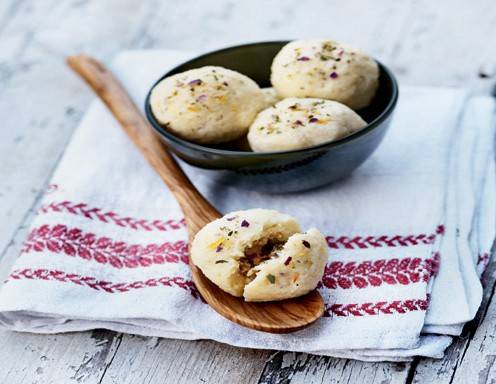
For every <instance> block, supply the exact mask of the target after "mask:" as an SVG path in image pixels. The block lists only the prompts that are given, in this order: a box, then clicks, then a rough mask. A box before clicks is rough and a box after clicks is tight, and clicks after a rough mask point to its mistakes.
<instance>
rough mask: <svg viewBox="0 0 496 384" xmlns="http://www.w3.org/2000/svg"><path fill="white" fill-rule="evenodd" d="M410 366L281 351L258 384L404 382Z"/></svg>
mask: <svg viewBox="0 0 496 384" xmlns="http://www.w3.org/2000/svg"><path fill="white" fill-rule="evenodd" d="M409 367H410V364H409V363H365V362H361V361H356V360H346V359H336V358H330V357H325V356H313V355H308V354H306V353H288V352H278V353H277V354H275V355H274V356H273V357H272V358H271V359H270V360H269V361H268V362H267V364H266V366H265V369H264V372H263V373H262V376H261V377H260V379H259V382H258V383H259V384H283V383H284V384H288V383H291V384H300V383H301V384H313V383H333V384H334V383H367V384H368V383H370V384H373V383H381V384H386V383H404V382H405V381H406V379H407V377H408V373H409Z"/></svg>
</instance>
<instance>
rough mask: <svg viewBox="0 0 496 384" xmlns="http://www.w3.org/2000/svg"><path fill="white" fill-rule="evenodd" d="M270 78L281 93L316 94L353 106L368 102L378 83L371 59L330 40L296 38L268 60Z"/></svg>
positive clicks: (287, 94) (377, 75)
mask: <svg viewBox="0 0 496 384" xmlns="http://www.w3.org/2000/svg"><path fill="white" fill-rule="evenodd" d="M271 70H272V73H271V82H272V85H273V87H274V88H275V90H276V91H277V93H278V94H279V95H280V96H281V97H316V98H321V99H329V100H335V101H339V102H340V103H343V104H346V105H347V106H348V107H350V108H353V109H360V108H364V107H366V106H367V105H369V104H370V102H371V100H372V98H373V97H374V95H375V93H376V91H377V87H378V85H379V67H378V65H377V63H376V62H375V60H374V59H373V58H371V57H370V56H368V55H367V54H365V53H363V52H361V51H360V50H358V49H355V48H352V47H349V46H347V45H344V44H340V43H337V42H335V41H332V40H320V39H318V40H297V41H293V42H291V43H289V44H287V45H285V46H284V47H283V48H282V49H281V50H280V51H279V53H278V54H277V55H276V57H275V58H274V61H273V62H272V68H271Z"/></svg>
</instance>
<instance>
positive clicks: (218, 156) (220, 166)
mask: <svg viewBox="0 0 496 384" xmlns="http://www.w3.org/2000/svg"><path fill="white" fill-rule="evenodd" d="M286 43H287V42H286V41H277V42H265V43H254V44H247V45H239V46H235V47H230V48H225V49H221V50H218V51H214V52H211V53H207V54H205V55H202V56H199V57H197V58H194V59H192V60H189V61H187V62H186V63H183V64H181V65H179V66H177V67H175V68H173V69H172V70H170V71H168V72H167V73H165V74H164V75H163V76H162V77H161V78H160V79H158V80H157V82H156V83H155V84H157V83H158V82H159V81H161V80H162V79H163V78H165V77H168V76H171V75H174V74H176V73H180V72H184V71H187V70H189V69H193V68H199V67H203V66H206V65H217V66H221V67H225V68H229V69H232V70H235V71H238V72H241V73H243V74H245V75H246V76H248V77H250V78H252V79H253V80H255V81H256V82H257V83H258V84H259V85H260V86H261V87H270V86H271V85H270V66H271V64H272V59H273V58H274V56H275V55H276V54H277V52H278V51H279V50H280V49H281V48H282V47H283V46H284V45H285V44H286ZM378 64H379V68H380V82H379V89H378V91H377V94H376V96H375V97H374V99H373V101H372V103H371V104H370V105H369V106H368V107H367V108H364V109H362V110H359V111H357V112H358V113H359V114H360V116H362V118H363V119H364V120H365V121H366V122H367V123H368V125H367V126H366V127H365V128H364V129H362V130H361V131H359V132H357V133H355V134H353V135H350V136H348V137H345V138H343V139H341V140H338V141H334V142H329V143H323V144H320V145H317V146H314V147H311V148H305V149H300V150H295V151H283V152H268V153H267V152H266V153H256V152H250V151H249V150H248V149H246V148H247V146H246V145H245V143H243V142H240V141H238V142H235V143H227V144H223V145H221V146H204V145H199V144H194V143H191V142H188V141H186V140H183V139H181V138H179V137H177V136H175V135H174V134H172V133H170V132H168V131H167V130H166V129H165V128H164V127H162V126H161V125H160V124H159V122H158V121H157V120H156V119H155V118H154V116H153V113H152V111H151V108H150V102H149V98H150V92H151V89H150V92H149V93H148V95H147V97H146V102H145V112H146V116H147V118H148V120H149V122H150V123H151V125H152V126H153V128H154V129H155V130H156V131H157V133H158V134H159V136H160V138H161V139H162V141H163V142H164V143H165V144H166V145H167V147H168V148H169V150H171V151H172V152H173V153H174V154H176V155H177V156H179V157H180V158H181V159H183V160H184V161H186V162H187V163H189V164H191V165H194V166H196V167H200V168H202V169H206V170H211V171H210V172H209V173H210V175H209V176H210V177H214V178H216V179H218V181H220V182H222V183H225V184H230V185H237V186H241V187H246V188H250V189H256V190H262V191H267V192H273V193H281V192H294V191H301V190H305V189H310V188H315V187H318V186H321V185H324V184H327V183H330V182H332V181H334V180H337V179H340V178H342V177H345V176H347V175H349V174H350V173H351V172H352V171H353V170H354V169H355V168H357V167H358V166H359V165H360V164H362V163H363V162H364V161H365V160H366V159H367V158H368V157H369V156H370V155H371V154H372V152H374V150H375V149H376V148H377V146H378V145H379V143H380V142H381V141H382V139H383V137H384V134H385V133H386V131H387V129H388V127H389V123H390V120H391V115H392V112H393V110H394V108H395V106H396V101H397V99H398V85H397V83H396V80H395V78H394V75H393V74H392V73H391V72H390V71H389V70H388V69H387V68H386V67H385V66H384V65H382V64H381V63H378ZM155 84H154V86H155Z"/></svg>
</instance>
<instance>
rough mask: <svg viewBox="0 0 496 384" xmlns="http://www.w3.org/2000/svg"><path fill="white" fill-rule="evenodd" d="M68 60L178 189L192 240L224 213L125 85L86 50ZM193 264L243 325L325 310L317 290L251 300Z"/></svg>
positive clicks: (203, 289) (314, 315) (273, 326)
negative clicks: (196, 183) (177, 157)
mask: <svg viewBox="0 0 496 384" xmlns="http://www.w3.org/2000/svg"><path fill="white" fill-rule="evenodd" d="M67 63H68V65H69V66H70V67H71V68H72V69H73V70H74V71H75V72H76V73H77V74H79V75H80V76H81V77H82V78H83V79H84V80H85V81H86V82H87V83H88V84H89V86H90V87H91V88H92V89H93V90H94V91H95V93H96V94H97V95H98V96H99V97H100V99H102V100H103V102H104V103H105V104H106V105H107V107H108V108H109V110H110V111H111V112H112V114H113V115H114V117H115V118H116V119H117V121H119V123H120V124H121V127H122V128H123V129H124V131H125V132H126V133H127V135H128V137H129V138H130V139H131V141H132V142H133V143H134V144H135V145H136V147H137V148H138V149H139V150H140V151H141V153H142V154H143V156H144V157H145V158H146V160H147V161H148V162H149V163H150V165H151V166H152V167H153V169H155V171H156V172H157V173H158V175H159V176H160V178H161V179H162V180H163V181H164V182H165V184H166V185H167V186H168V187H169V189H170V191H171V192H172V193H173V194H174V196H175V197H176V199H177V201H178V203H179V205H180V206H181V208H182V210H183V213H184V216H185V219H186V224H187V226H188V232H189V239H190V244H191V242H192V240H193V238H194V236H195V234H196V233H197V232H198V231H199V230H200V229H201V228H203V227H204V226H205V225H206V224H208V223H210V222H211V221H213V220H215V219H218V218H219V217H221V216H222V215H221V214H220V213H219V212H218V211H217V210H216V209H215V208H214V207H213V206H212V205H211V204H210V203H209V202H208V201H207V200H206V199H205V198H204V197H203V196H202V195H201V194H200V193H199V192H198V190H197V189H196V187H195V186H194V185H193V184H192V183H191V181H190V180H189V179H188V177H187V176H186V175H185V174H184V172H183V171H182V170H181V168H180V167H179V165H178V164H177V163H176V161H175V160H174V159H173V158H172V156H171V155H170V154H169V153H167V151H166V150H165V149H164V147H163V146H162V144H161V143H160V140H159V138H158V137H157V135H156V134H155V133H154V132H153V130H152V128H151V127H150V126H149V124H148V122H147V121H146V120H145V118H144V117H143V115H142V114H141V112H140V111H139V109H138V108H137V107H136V105H135V104H134V102H133V101H132V100H131V98H130V97H129V95H128V93H127V92H126V90H125V89H124V88H123V87H122V85H121V84H120V82H119V81H118V80H117V78H116V77H115V76H114V75H113V74H112V73H111V72H110V71H109V70H108V69H107V68H105V67H104V66H103V65H102V64H101V63H100V62H98V61H97V60H95V59H93V58H91V57H89V56H86V55H77V56H70V57H69V58H68V59H67ZM190 267H191V272H192V276H193V281H194V282H195V285H196V287H197V288H198V290H199V291H200V293H201V295H202V297H203V298H204V299H205V301H206V302H207V303H208V304H209V305H210V306H211V307H212V308H213V309H215V310H216V311H217V312H218V313H220V314H221V315H222V316H224V317H226V318H227V319H229V320H231V321H234V322H235V323H238V324H240V325H243V326H245V327H248V328H252V329H257V330H259V331H264V332H272V333H287V332H294V331H297V330H299V329H302V328H304V327H306V326H308V325H310V324H312V323H314V322H315V321H316V320H317V319H319V318H320V317H321V316H322V315H323V313H324V301H323V299H322V297H321V296H320V294H319V293H318V292H317V291H316V290H314V291H312V292H310V293H308V294H306V295H304V296H301V297H297V298H294V299H287V300H282V301H277V302H266V303H249V302H245V301H244V300H243V299H242V298H239V297H235V296H231V295H230V294H228V293H226V292H224V291H222V290H221V289H220V288H218V287H217V286H216V285H215V284H213V283H212V282H211V281H210V280H208V279H207V278H206V277H205V275H203V273H202V272H201V271H200V269H199V268H197V267H196V266H195V265H194V264H193V263H192V261H191V258H190Z"/></svg>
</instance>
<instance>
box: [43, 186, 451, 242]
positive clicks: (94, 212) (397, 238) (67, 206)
mask: <svg viewBox="0 0 496 384" xmlns="http://www.w3.org/2000/svg"><path fill="white" fill-rule="evenodd" d="M54 186H56V185H55V184H54ZM48 212H64V213H70V214H73V215H78V216H82V217H86V218H87V219H90V220H98V221H100V222H104V223H112V224H115V225H118V226H120V227H123V228H131V229H134V230H144V231H168V230H174V229H180V228H183V227H185V226H186V223H185V221H184V219H181V220H167V221H162V220H146V219H137V218H132V217H121V216H120V215H119V214H118V213H116V212H113V211H108V212H104V211H102V209H101V208H96V207H89V206H88V204H86V203H75V202H71V201H61V202H51V203H49V204H46V205H44V206H42V207H41V208H40V210H39V213H48ZM444 231H445V228H444V225H439V226H438V227H437V228H436V231H435V232H434V233H432V234H424V233H422V234H419V235H406V236H402V235H394V236H387V235H382V236H355V237H351V238H350V237H347V236H338V237H335V236H327V237H326V240H327V244H328V245H329V247H330V248H333V249H365V248H378V247H409V246H414V245H418V244H432V243H434V241H435V240H436V238H437V237H438V236H442V235H443V234H444Z"/></svg>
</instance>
